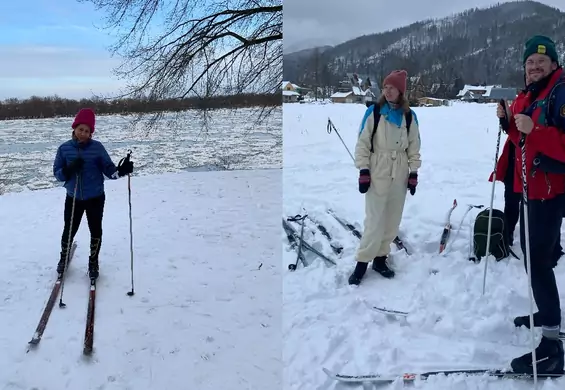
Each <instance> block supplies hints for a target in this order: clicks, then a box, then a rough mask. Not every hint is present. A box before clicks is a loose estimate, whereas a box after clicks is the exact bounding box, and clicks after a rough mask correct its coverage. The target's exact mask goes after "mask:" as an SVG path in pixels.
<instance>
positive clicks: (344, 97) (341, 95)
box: [330, 91, 358, 103]
mask: <svg viewBox="0 0 565 390" xmlns="http://www.w3.org/2000/svg"><path fill="white" fill-rule="evenodd" d="M330 99H331V100H332V103H358V102H357V98H356V96H355V95H354V94H353V92H352V91H349V92H336V93H334V94H333V95H332V96H330Z"/></svg>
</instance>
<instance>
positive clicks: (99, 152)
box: [53, 108, 133, 279]
mask: <svg viewBox="0 0 565 390" xmlns="http://www.w3.org/2000/svg"><path fill="white" fill-rule="evenodd" d="M95 121H96V120H95V115H94V111H92V110H91V109H88V108H84V109H81V110H80V111H79V112H78V114H77V116H76V118H75V120H74V122H73V124H72V126H71V128H72V129H73V132H72V139H70V140H68V141H67V142H65V143H63V144H62V145H60V146H59V148H58V149H57V155H56V156H55V162H54V163H53V174H54V175H55V178H57V180H59V181H62V182H65V184H64V187H65V188H66V190H67V196H66V199H65V212H64V221H65V226H64V228H63V235H62V237H61V257H60V259H59V264H58V265H57V273H58V274H59V277H61V276H62V274H63V272H64V271H65V264H66V263H67V262H66V261H65V259H66V256H67V249H68V248H69V245H70V244H71V243H72V241H73V238H74V236H75V234H76V233H77V231H78V228H79V226H80V222H81V219H82V215H83V214H84V213H86V219H87V221H88V228H89V230H90V256H89V258H88V273H89V276H90V278H91V279H97V278H98V254H99V253H100V245H101V243H102V215H103V212H104V203H105V199H106V196H105V193H104V176H106V177H108V178H110V179H117V178H118V177H122V176H125V175H128V174H131V173H132V172H133V163H132V162H131V161H130V160H129V155H128V157H126V158H124V159H122V161H121V162H120V164H119V166H118V167H117V168H116V166H115V165H114V163H113V162H112V160H111V159H110V156H109V155H108V152H107V151H106V149H105V148H104V146H103V145H102V144H101V143H100V142H99V141H95V140H93V139H92V135H93V134H94V128H95ZM73 206H74V215H73V212H72V210H73ZM71 218H72V229H71ZM69 229H70V230H71V238H70V240H69Z"/></svg>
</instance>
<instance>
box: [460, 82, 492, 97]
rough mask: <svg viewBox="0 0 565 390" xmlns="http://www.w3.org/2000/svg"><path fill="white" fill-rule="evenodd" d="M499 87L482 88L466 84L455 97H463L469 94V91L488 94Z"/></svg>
mask: <svg viewBox="0 0 565 390" xmlns="http://www.w3.org/2000/svg"><path fill="white" fill-rule="evenodd" d="M500 87H501V86H500V85H487V86H482V85H467V84H465V86H464V87H463V89H462V90H460V91H459V93H458V94H457V97H461V96H465V95H466V94H467V92H469V91H472V92H479V93H481V92H482V94H489V93H490V90H491V89H493V88H500Z"/></svg>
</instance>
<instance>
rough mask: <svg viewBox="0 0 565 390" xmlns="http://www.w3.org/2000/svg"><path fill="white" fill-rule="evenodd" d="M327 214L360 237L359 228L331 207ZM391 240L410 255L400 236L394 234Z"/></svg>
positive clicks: (410, 252)
mask: <svg viewBox="0 0 565 390" xmlns="http://www.w3.org/2000/svg"><path fill="white" fill-rule="evenodd" d="M327 212H328V214H330V215H331V216H332V217H334V219H335V220H336V221H337V222H338V223H339V224H340V225H341V226H342V227H343V228H345V229H347V230H349V231H350V232H351V233H352V234H353V235H354V236H355V237H357V238H358V239H361V237H362V235H361V232H360V231H359V230H357V228H356V227H355V226H354V225H353V224H351V223H349V222H347V221H346V220H344V219H343V218H341V217H339V216H338V215H337V214H336V213H335V212H334V211H333V210H332V209H329V210H327ZM392 242H393V243H394V245H396V248H397V249H398V250H404V251H405V252H406V254H407V255H411V254H412V251H411V250H410V249H409V248H408V247H407V246H406V244H405V243H404V242H403V241H402V240H401V239H400V237H398V236H396V237H395V238H394V240H392Z"/></svg>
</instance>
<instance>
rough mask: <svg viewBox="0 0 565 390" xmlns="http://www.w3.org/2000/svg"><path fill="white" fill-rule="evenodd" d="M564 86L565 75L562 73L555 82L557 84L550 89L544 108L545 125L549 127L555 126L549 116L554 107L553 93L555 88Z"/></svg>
mask: <svg viewBox="0 0 565 390" xmlns="http://www.w3.org/2000/svg"><path fill="white" fill-rule="evenodd" d="M564 84H565V73H562V74H561V76H560V77H559V79H558V80H557V82H556V83H555V85H554V86H553V88H551V91H550V92H549V95H548V96H549V98H548V99H547V100H548V101H547V105H546V107H545V118H546V123H547V124H548V125H549V126H555V123H554V122H553V117H552V116H551V112H552V111H553V106H554V105H555V91H556V90H557V87H559V86H560V85H564ZM561 130H563V131H565V129H561Z"/></svg>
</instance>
